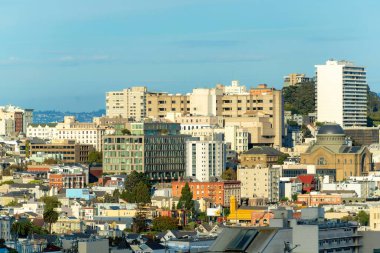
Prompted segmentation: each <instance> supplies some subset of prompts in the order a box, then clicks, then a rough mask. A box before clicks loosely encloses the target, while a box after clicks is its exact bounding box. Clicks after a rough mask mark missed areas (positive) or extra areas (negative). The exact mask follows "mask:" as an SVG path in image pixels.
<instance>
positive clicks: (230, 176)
mask: <svg viewBox="0 0 380 253" xmlns="http://www.w3.org/2000/svg"><path fill="white" fill-rule="evenodd" d="M222 179H224V180H236V179H237V175H236V171H235V170H234V169H233V168H228V169H227V170H225V171H223V173H222Z"/></svg>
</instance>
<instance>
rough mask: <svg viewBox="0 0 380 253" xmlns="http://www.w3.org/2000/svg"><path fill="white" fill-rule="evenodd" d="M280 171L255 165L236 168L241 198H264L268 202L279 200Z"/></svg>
mask: <svg viewBox="0 0 380 253" xmlns="http://www.w3.org/2000/svg"><path fill="white" fill-rule="evenodd" d="M280 173H281V172H280V169H279V168H273V167H267V166H262V165H256V166H254V167H248V166H241V165H240V166H238V169H237V180H239V181H240V182H241V197H242V198H248V199H252V198H264V199H266V200H267V201H268V202H276V201H278V200H279V181H280Z"/></svg>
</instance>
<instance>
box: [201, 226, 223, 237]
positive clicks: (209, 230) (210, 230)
mask: <svg viewBox="0 0 380 253" xmlns="http://www.w3.org/2000/svg"><path fill="white" fill-rule="evenodd" d="M224 228H225V226H224V225H223V224H219V223H215V224H209V223H202V224H199V226H198V227H197V228H196V229H195V231H196V232H197V235H198V236H199V237H216V236H218V235H219V234H220V233H221V232H222V231H223V229H224Z"/></svg>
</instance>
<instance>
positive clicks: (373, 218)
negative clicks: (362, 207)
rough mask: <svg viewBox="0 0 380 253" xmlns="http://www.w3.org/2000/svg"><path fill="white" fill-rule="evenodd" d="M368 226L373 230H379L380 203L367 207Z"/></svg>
mask: <svg viewBox="0 0 380 253" xmlns="http://www.w3.org/2000/svg"><path fill="white" fill-rule="evenodd" d="M369 227H370V228H371V230H373V231H380V205H376V206H371V207H370V208H369Z"/></svg>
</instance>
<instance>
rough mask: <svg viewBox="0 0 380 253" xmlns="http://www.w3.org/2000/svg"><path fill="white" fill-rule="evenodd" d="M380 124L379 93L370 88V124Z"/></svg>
mask: <svg viewBox="0 0 380 253" xmlns="http://www.w3.org/2000/svg"><path fill="white" fill-rule="evenodd" d="M379 124H380V97H379V94H377V93H375V92H372V91H371V90H369V89H368V126H373V125H376V126H377V125H379Z"/></svg>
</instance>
